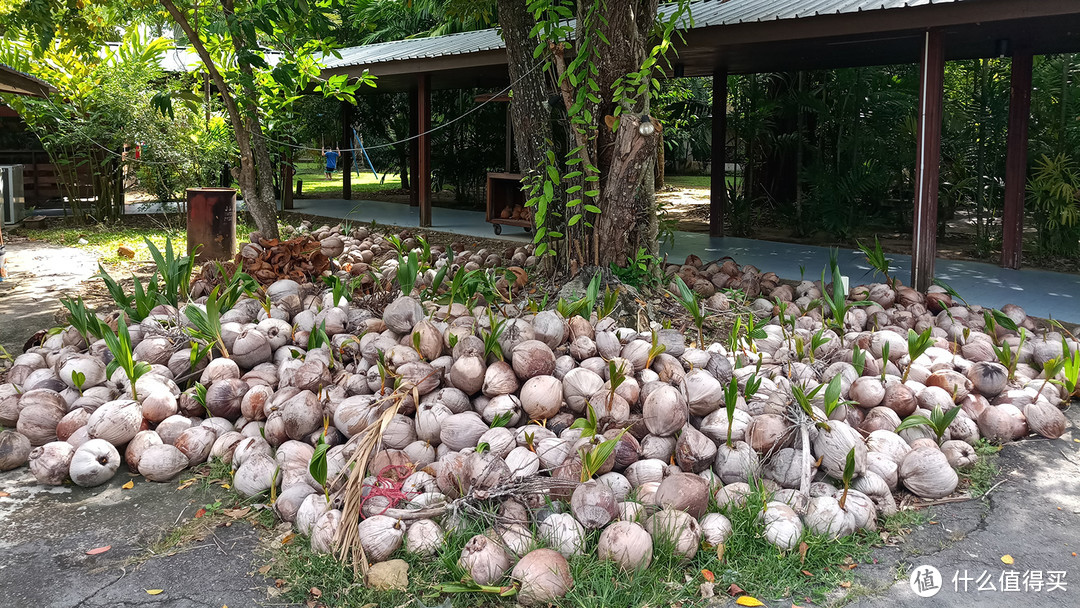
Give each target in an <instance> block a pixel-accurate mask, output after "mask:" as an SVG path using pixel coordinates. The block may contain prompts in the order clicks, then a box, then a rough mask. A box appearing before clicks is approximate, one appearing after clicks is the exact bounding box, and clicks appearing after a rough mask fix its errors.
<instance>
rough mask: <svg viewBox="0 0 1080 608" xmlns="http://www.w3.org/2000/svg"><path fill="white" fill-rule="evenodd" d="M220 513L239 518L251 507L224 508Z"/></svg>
mask: <svg viewBox="0 0 1080 608" xmlns="http://www.w3.org/2000/svg"><path fill="white" fill-rule="evenodd" d="M222 513H224V514H225V515H228V516H229V517H231V518H233V519H240V518H241V517H243V516H245V515H247V514H248V513H251V507H244V508H243V509H225V510H224V511H222Z"/></svg>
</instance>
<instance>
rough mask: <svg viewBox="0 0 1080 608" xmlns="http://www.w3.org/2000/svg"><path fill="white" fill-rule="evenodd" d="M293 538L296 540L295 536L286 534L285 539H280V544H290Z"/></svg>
mask: <svg viewBox="0 0 1080 608" xmlns="http://www.w3.org/2000/svg"><path fill="white" fill-rule="evenodd" d="M294 538H296V535H295V534H292V533H289V534H286V535H285V537H284V538H282V539H281V544H283V545H287V544H289V543H291V542H292V540H293V539H294Z"/></svg>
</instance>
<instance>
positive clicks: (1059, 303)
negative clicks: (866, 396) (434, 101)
mask: <svg viewBox="0 0 1080 608" xmlns="http://www.w3.org/2000/svg"><path fill="white" fill-rule="evenodd" d="M295 205H296V208H295V209H294V211H298V212H300V213H308V214H312V215H321V216H325V217H336V218H348V219H350V220H354V221H357V222H370V221H372V220H374V221H376V222H378V223H380V224H389V225H393V226H403V227H405V226H416V225H418V223H419V209H418V208H416V207H409V206H408V205H402V204H397V203H386V202H378V201H346V200H325V199H323V200H315V199H311V200H297V201H295ZM431 229H432V230H437V231H442V232H452V233H455V234H462V235H469V236H477V237H486V238H493V237H494V236H495V234H494V232H493V231H492V226H491V224H488V223H487V222H486V221H485V220H484V214H483V213H481V212H479V211H463V210H457V209H444V208H441V207H435V208H433V209H432V228H431ZM500 238H504V239H508V240H513V241H517V242H531V240H532V239H531V237H530V236H529V235H527V234H525V232H524V230H522V229H521V228H513V227H509V226H507V227H504V229H503V233H502V236H501V237H500ZM664 252H665V253H666V254H667V255H668V256H669V259H671V260H672V261H682V260H683V259H685V258H686V256H688V255H690V254H695V255H697V256H699V257H701V258H702V259H704V260H713V259H716V258H720V257H724V256H730V257H732V258H734V259H735V261H736V262H738V263H739V264H753V265H754V266H757V267H758V268H760V269H762V270H763V271H772V272H775V273H776V274H777V275H779V276H780V277H781V278H785V279H793V280H795V279H800V278H803V277H805V278H807V279H818V278H820V277H821V271H822V270H823V269H824V268H825V267H826V266H827V265H828V263H829V249H828V248H826V247H815V246H812V245H796V244H790V243H776V242H771V241H758V240H753V239H742V238H735V237H725V238H712V237H710V236H708V235H707V234H702V233H699V232H677V233H676V236H675V242H674V244H673V245H672V246H670V247H665V249H664ZM889 257H890V258H891V259H892V267H893V269H894V270H893V272H894V273H895V275H896V276H897V277H899V278H900V280H902V281H905V282H906V281H907V280H908V279H909V278H910V276H911V256H909V255H901V254H892V255H890V256H889ZM840 267H841V269H842V270H844V272H846V273H847V274H848V275H850V276H851V278H852V280H853V281H855V282H862V281H870V280H871V277H872V275H871V273H870V266H869V265H868V264H867V263H866V259H865V258H864V256H863V254H862V252H860V251H855V250H851V249H841V250H840ZM804 271H805V273H804ZM936 271H937V272H936V274H937V277H938V279H940V280H942V281H944V282H946V283H947V284H948V285H949V286H951V287H952V288H953V289H955V290H956V291H957V292H959V293H960V295H961V296H963V297H964V298H965V299H966V300H967V301H968V302H970V303H973V304H981V305H983V306H992V307H995V308H1000V307H1002V306H1004V305H1005V304H1009V303H1014V304H1020V305H1021V306H1023V307H1024V310H1026V311H1027V313H1028V314H1030V315H1034V316H1037V317H1042V318H1050V317H1052V318H1054V319H1058V320H1061V321H1068V322H1071V323H1080V275H1076V274H1065V273H1059V272H1048V271H1045V270H1033V269H1025V270H1019V271H1017V270H1007V269H1004V268H999V267H998V266H995V265H993V264H985V263H982V262H968V261H957V260H945V259H938V261H937V268H936Z"/></svg>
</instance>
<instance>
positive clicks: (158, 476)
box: [128, 440, 188, 481]
mask: <svg viewBox="0 0 1080 608" xmlns="http://www.w3.org/2000/svg"><path fill="white" fill-rule="evenodd" d="M159 441H160V440H159ZM128 466H130V463H129V464H128ZM136 467H137V468H138V471H139V474H140V475H142V476H143V477H145V478H147V479H148V480H150V481H169V480H170V479H172V478H174V477H176V476H177V475H179V474H180V471H183V470H184V469H186V468H187V467H188V457H187V455H186V454H184V453H183V452H181V451H180V450H179V449H177V448H176V447H174V446H171V445H164V444H156V445H150V446H147V448H146V449H145V450H143V452H142V455H141V457H140V459H139V462H138V464H137V465H136Z"/></svg>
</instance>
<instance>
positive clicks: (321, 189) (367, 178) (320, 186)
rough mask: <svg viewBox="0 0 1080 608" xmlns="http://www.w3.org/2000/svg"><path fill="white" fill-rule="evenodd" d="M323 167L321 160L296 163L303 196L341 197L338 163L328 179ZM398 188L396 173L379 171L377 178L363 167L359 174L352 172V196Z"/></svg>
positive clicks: (399, 181) (398, 179) (340, 170)
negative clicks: (301, 181)
mask: <svg viewBox="0 0 1080 608" xmlns="http://www.w3.org/2000/svg"><path fill="white" fill-rule="evenodd" d="M325 167H326V165H325V164H324V163H322V162H318V163H314V162H301V163H297V167H296V177H295V179H297V180H303V182H304V186H303V189H302V193H303V198H341V192H342V190H341V189H342V184H341V182H342V173H343V172H342V169H341V167H340V165H339V166H338V169H337V170H336V171H334V173H333V177H331V178H330V179H326V172H325V171H324V170H323V169H324V168H325ZM380 178H381V181H380ZM398 188H401V178H400V177H398V175H397V174H396V173H390V174H387V175H383V174H382V173H380V174H379V178H376V177H375V175H374V174H372V173H371V170H370V169H366V168H365V170H364V171H362V172H360V173H359V174H357V173H356V172H355V171H354V172H353V174H352V192H353V196H355V195H356V194H357V193H364V192H367V193H374V192H379V191H382V190H396V189H398Z"/></svg>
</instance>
